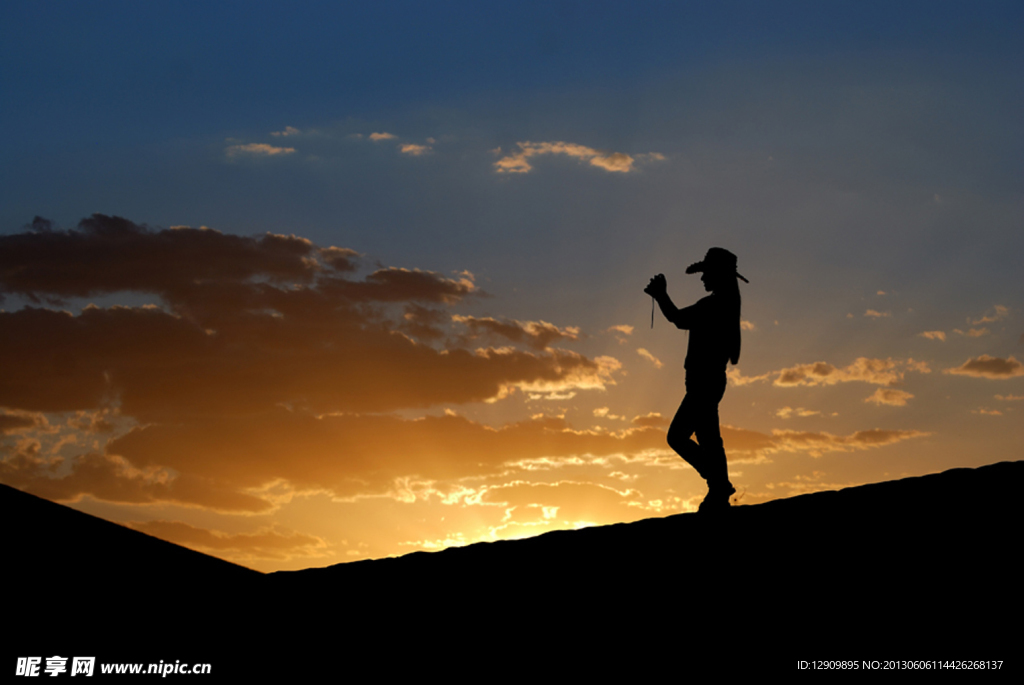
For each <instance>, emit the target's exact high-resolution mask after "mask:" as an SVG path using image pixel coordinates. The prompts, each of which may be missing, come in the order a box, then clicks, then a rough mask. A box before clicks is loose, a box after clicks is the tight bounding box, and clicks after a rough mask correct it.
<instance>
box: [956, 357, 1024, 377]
mask: <svg viewBox="0 0 1024 685" xmlns="http://www.w3.org/2000/svg"><path fill="white" fill-rule="evenodd" d="M944 373H952V374H957V375H960V376H974V377H975V378H1014V377H1016V376H1024V364H1021V363H1020V362H1019V361H1017V360H1016V359H1014V358H1013V357H1012V356H1011V357H1009V358H1007V359H1000V358H999V357H991V356H989V355H987V354H983V355H981V356H980V357H977V358H975V359H968V360H967V361H965V362H964V363H963V364H961V365H960V366H958V367H956V368H952V369H946V370H945V371H944Z"/></svg>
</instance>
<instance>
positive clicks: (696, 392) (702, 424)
mask: <svg viewBox="0 0 1024 685" xmlns="http://www.w3.org/2000/svg"><path fill="white" fill-rule="evenodd" d="M724 394H725V375H724V374H722V378H721V379H718V378H712V379H706V378H700V377H697V378H694V379H691V378H690V376H689V374H688V375H687V381H686V397H684V398H683V401H682V404H680V405H679V411H677V412H676V415H675V418H673V419H672V424H671V425H670V426H669V429H668V436H667V438H668V444H669V447H671V448H672V449H674V450H675V451H676V452H677V453H678V454H679V456H680V457H682V458H683V459H684V460H686V462H688V463H689V464H690V465H691V466H693V468H694V469H696V471H697V473H698V474H700V476H701V478H703V479H704V480H706V481H708V483H709V484H720V483H728V482H729V469H728V465H727V463H726V459H725V447H724V445H723V444H722V431H721V427H720V426H719V420H718V403H719V402H720V401H721V400H722V397H723V395H724ZM694 434H696V437H697V441H696V442H694V441H693V440H692V439H691V436H693V435H694Z"/></svg>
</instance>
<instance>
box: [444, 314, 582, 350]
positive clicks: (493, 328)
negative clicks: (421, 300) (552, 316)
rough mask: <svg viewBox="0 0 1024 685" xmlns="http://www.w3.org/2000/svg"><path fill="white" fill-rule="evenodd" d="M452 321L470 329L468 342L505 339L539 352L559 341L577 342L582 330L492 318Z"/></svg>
mask: <svg viewBox="0 0 1024 685" xmlns="http://www.w3.org/2000/svg"><path fill="white" fill-rule="evenodd" d="M452 321H454V322H456V323H460V324H463V325H464V326H466V327H467V328H469V329H470V335H469V336H468V338H467V339H468V340H474V339H476V338H479V337H482V336H489V337H497V338H504V339H506V340H511V341H512V342H517V343H525V344H526V345H529V346H530V347H532V348H535V349H538V350H544V349H547V348H548V347H549V346H550V345H551V344H552V343H554V342H557V341H567V342H576V341H577V340H579V339H580V329H579V328H577V327H575V326H567V327H565V328H559V327H558V326H555V325H554V324H550V323H548V322H546V321H526V322H523V321H516V320H515V319H512V320H511V321H498V320H497V319H494V318H491V317H484V318H478V317H475V316H459V315H453V316H452Z"/></svg>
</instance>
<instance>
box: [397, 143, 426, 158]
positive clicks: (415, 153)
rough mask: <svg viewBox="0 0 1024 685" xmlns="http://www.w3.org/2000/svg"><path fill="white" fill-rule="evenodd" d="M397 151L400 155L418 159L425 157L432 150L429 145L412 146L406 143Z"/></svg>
mask: <svg viewBox="0 0 1024 685" xmlns="http://www.w3.org/2000/svg"><path fill="white" fill-rule="evenodd" d="M399 150H400V151H401V152H402V154H406V155H410V156H412V157H419V156H420V155H425V154H427V153H428V152H430V151H431V150H432V148H431V147H430V146H429V145H413V144H412V143H408V144H406V145H402V146H401V147H400V148H399Z"/></svg>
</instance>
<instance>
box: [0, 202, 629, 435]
mask: <svg viewBox="0 0 1024 685" xmlns="http://www.w3.org/2000/svg"><path fill="white" fill-rule="evenodd" d="M44 228H45V227H44ZM2 240H3V241H5V242H4V247H3V249H2V250H0V255H2V258H0V259H2V262H0V263H2V269H0V271H2V277H0V287H2V288H3V289H5V291H6V292H9V293H18V294H21V295H25V296H28V297H33V298H40V297H42V298H46V297H51V296H61V297H64V296H71V295H87V294H94V293H99V292H114V291H122V290H128V291H141V292H150V293H153V294H155V295H158V296H159V297H160V298H161V299H162V300H163V304H162V306H144V307H120V306H115V307H109V308H100V307H94V306H89V307H86V308H85V309H84V310H83V311H82V312H81V313H80V314H78V315H74V314H72V313H70V312H66V311H54V310H51V309H42V308H34V307H26V308H23V309H21V310H18V311H14V312H0V355H2V356H3V358H4V359H7V360H11V362H12V363H11V364H10V366H9V369H10V372H9V373H6V374H5V377H4V379H3V380H2V381H0V406H7V407H12V408H19V409H28V410H32V411H72V410H79V411H86V410H93V409H96V408H99V407H101V406H110V405H113V404H116V405H119V406H120V410H121V412H122V413H123V414H124V415H126V416H129V417H133V418H136V419H138V420H142V421H163V420H181V419H183V418H187V417H209V416H220V415H225V416H232V415H240V414H253V413H259V412H265V411H267V410H269V409H271V408H273V407H275V406H278V405H288V406H296V407H303V408H306V409H310V410H313V411H316V412H332V411H355V412H367V411H371V412H378V411H391V410H395V409H400V408H406V407H427V406H431V405H435V404H439V403H465V402H475V401H480V400H485V399H490V398H494V397H497V396H500V395H502V394H507V393H508V392H509V391H510V390H511V389H512V388H514V387H517V386H519V387H532V388H536V387H538V386H544V387H548V388H556V389H557V388H563V387H581V386H582V387H603V383H604V382H607V381H609V374H610V372H611V371H610V367H609V366H608V365H607V364H604V365H602V362H601V361H600V360H591V359H588V358H587V357H585V356H583V355H579V354H574V353H570V352H564V351H551V350H543V351H539V352H526V351H518V350H511V349H502V350H477V351H469V350H467V349H464V348H462V347H461V346H459V345H458V344H457V343H456V344H455V346H449V349H436V348H434V347H429V346H425V345H421V344H418V343H417V342H416V341H414V340H412V339H410V337H409V335H408V333H410V332H411V333H415V334H416V335H414V337H416V338H419V339H420V340H430V341H440V340H441V338H442V337H444V331H443V330H442V329H441V325H442V324H444V325H448V324H449V322H450V315H448V314H447V313H445V312H444V311H443V308H445V307H447V306H448V305H451V304H453V303H455V302H457V301H459V300H461V299H462V298H465V297H467V296H470V295H477V294H478V291H477V289H476V288H475V286H474V284H473V281H472V276H471V274H469V273H468V272H464V273H463V274H461V275H459V276H458V277H457V278H446V277H443V276H440V275H439V274H436V273H433V272H429V271H422V270H409V269H397V268H380V269H378V270H376V271H374V272H373V273H371V274H369V275H368V276H367V277H366V278H365V279H363V280H350V279H349V278H347V277H346V276H343V275H342V273H341V272H347V271H351V269H352V264H353V262H352V260H353V259H355V257H356V253H355V252H354V251H352V250H349V249H346V248H326V249H321V248H317V247H316V246H314V245H313V244H312V243H310V242H309V241H307V240H305V239H303V238H297V237H295V236H289V237H285V236H275V235H266V236H263V237H260V238H242V237H239V236H229V235H224V234H221V233H218V232H216V231H210V230H200V229H167V230H161V231H155V230H152V229H149V228H147V227H144V226H138V225H136V224H133V223H132V222H130V221H127V220H125V219H120V218H111V217H105V216H101V215H95V216H93V217H91V218H89V219H86V220H83V221H82V223H81V224H80V226H79V229H78V230H74V231H66V232H56V231H53V230H42V229H40V230H36V231H33V232H26V233H22V234H18V235H14V236H5V237H3V238H2ZM8 248H9V249H8ZM324 261H326V263H327V264H328V266H329V267H331V268H328V266H324ZM403 303H404V304H405V316H404V317H403V316H397V315H396V313H395V312H394V310H393V307H392V305H393V304H403ZM423 303H428V304H431V305H433V308H430V309H428V308H427V307H426V306H424V304H423ZM546 326H549V325H546ZM551 328H552V329H553V330H554V331H558V329H557V328H555V327H553V326H551ZM531 330H533V329H531ZM401 332H405V333H407V334H406V335H402V334H401ZM560 334H561V333H560ZM536 336H540V337H542V338H544V339H549V338H550V331H548V329H547V328H545V327H542V328H540V329H538V330H537V332H536ZM536 336H535V337H536ZM531 342H532V339H531V338H529V337H527V338H524V344H527V345H528V346H529V347H534V348H535V349H536V347H537V345H536V344H530V343H531Z"/></svg>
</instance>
